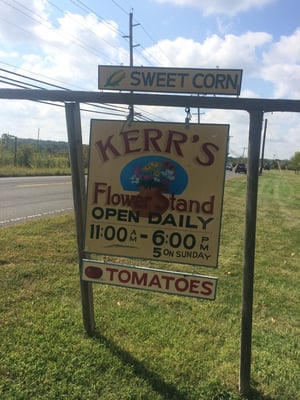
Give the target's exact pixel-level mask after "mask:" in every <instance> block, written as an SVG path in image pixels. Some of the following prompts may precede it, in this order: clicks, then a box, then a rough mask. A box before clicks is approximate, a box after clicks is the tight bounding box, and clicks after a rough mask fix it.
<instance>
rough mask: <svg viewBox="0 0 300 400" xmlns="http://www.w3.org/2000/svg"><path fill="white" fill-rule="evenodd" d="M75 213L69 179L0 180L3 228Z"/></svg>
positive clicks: (0, 218)
mask: <svg viewBox="0 0 300 400" xmlns="http://www.w3.org/2000/svg"><path fill="white" fill-rule="evenodd" d="M72 209H73V195H72V184H71V177H69V176H53V177H52V176H51V177H50V176H47V177H26V178H23V177H22V178H0V227H3V226H5V225H9V224H13V223H19V222H22V221H25V220H28V219H33V218H38V217H41V216H46V215H53V214H59V213H62V212H68V211H71V210H72Z"/></svg>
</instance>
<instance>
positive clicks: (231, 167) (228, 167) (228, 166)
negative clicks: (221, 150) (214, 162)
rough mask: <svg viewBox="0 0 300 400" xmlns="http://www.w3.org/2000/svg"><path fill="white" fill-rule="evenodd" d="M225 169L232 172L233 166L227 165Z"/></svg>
mask: <svg viewBox="0 0 300 400" xmlns="http://www.w3.org/2000/svg"><path fill="white" fill-rule="evenodd" d="M225 168H226V170H227V171H232V169H233V166H232V164H231V163H227V164H226V167H225Z"/></svg>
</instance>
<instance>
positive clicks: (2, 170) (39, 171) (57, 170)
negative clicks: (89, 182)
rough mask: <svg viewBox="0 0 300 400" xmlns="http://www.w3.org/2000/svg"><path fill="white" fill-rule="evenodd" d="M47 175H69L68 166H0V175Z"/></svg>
mask: <svg viewBox="0 0 300 400" xmlns="http://www.w3.org/2000/svg"><path fill="white" fill-rule="evenodd" d="M48 175H71V170H70V168H69V167H65V168H61V167H50V168H34V167H33V168H28V167H13V166H11V165H6V166H0V177H11V176H48Z"/></svg>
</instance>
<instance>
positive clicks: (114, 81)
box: [104, 69, 126, 87]
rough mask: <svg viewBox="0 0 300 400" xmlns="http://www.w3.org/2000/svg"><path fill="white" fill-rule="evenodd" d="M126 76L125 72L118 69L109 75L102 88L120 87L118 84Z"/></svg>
mask: <svg viewBox="0 0 300 400" xmlns="http://www.w3.org/2000/svg"><path fill="white" fill-rule="evenodd" d="M125 77H126V74H125V71H123V70H121V69H119V70H118V71H116V72H114V73H113V74H111V75H110V76H109V77H108V78H107V81H106V83H105V85H104V87H108V86H110V87H116V86H119V85H120V82H121V81H122V80H123V79H125Z"/></svg>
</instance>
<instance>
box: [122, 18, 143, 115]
mask: <svg viewBox="0 0 300 400" xmlns="http://www.w3.org/2000/svg"><path fill="white" fill-rule="evenodd" d="M138 25H140V24H134V23H133V12H132V11H131V12H130V14H129V35H128V36H127V35H126V36H123V37H124V38H128V39H129V66H130V67H133V48H134V47H138V46H139V44H133V28H134V27H135V26H138ZM131 93H132V92H131ZM133 117H134V109H133V104H130V105H129V115H128V120H129V121H133Z"/></svg>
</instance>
